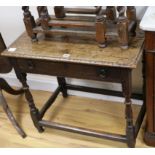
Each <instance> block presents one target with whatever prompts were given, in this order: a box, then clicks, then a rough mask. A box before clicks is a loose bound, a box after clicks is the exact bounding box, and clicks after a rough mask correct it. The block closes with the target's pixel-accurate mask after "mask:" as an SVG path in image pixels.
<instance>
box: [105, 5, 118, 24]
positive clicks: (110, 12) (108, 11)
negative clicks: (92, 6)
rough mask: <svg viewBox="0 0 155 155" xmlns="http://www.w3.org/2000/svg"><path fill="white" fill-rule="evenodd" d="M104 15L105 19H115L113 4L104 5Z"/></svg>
mask: <svg viewBox="0 0 155 155" xmlns="http://www.w3.org/2000/svg"><path fill="white" fill-rule="evenodd" d="M106 16H107V20H112V21H114V22H115V21H116V8H115V7H114V6H107V7H106Z"/></svg>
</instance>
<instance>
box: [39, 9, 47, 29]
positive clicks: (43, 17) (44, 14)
mask: <svg viewBox="0 0 155 155" xmlns="http://www.w3.org/2000/svg"><path fill="white" fill-rule="evenodd" d="M37 10H38V14H39V17H40V23H41V26H42V29H43V30H48V29H49V28H50V27H49V26H48V22H49V20H50V17H49V14H48V10H47V7H46V6H38V7H37Z"/></svg>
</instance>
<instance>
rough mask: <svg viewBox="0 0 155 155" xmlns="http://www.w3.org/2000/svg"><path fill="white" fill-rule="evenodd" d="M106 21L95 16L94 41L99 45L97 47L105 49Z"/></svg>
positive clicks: (100, 16)
mask: <svg viewBox="0 0 155 155" xmlns="http://www.w3.org/2000/svg"><path fill="white" fill-rule="evenodd" d="M105 33H106V19H105V17H104V15H99V16H96V41H97V42H98V43H99V47H101V48H104V47H106V37H105Z"/></svg>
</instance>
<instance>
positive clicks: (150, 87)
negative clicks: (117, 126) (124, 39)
mask: <svg viewBox="0 0 155 155" xmlns="http://www.w3.org/2000/svg"><path fill="white" fill-rule="evenodd" d="M154 15H155V7H149V8H148V9H147V11H146V13H145V15H144V17H143V19H142V21H141V23H140V28H141V29H143V30H144V31H145V47H144V64H145V79H146V80H145V91H146V93H145V94H146V111H147V112H146V114H147V118H146V121H147V123H146V130H145V136H144V140H145V142H146V144H148V145H151V146H155V16H154Z"/></svg>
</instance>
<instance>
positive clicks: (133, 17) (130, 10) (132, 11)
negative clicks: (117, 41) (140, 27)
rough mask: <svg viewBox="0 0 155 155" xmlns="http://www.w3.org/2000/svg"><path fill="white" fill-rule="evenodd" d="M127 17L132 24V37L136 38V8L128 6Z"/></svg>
mask: <svg viewBox="0 0 155 155" xmlns="http://www.w3.org/2000/svg"><path fill="white" fill-rule="evenodd" d="M126 15H127V17H128V20H129V22H130V23H132V28H131V30H130V35H131V36H136V27H137V20H136V19H137V18H136V8H135V7H134V6H127V10H126Z"/></svg>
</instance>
